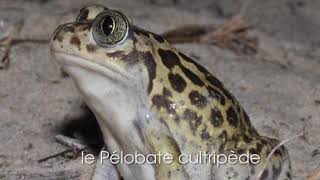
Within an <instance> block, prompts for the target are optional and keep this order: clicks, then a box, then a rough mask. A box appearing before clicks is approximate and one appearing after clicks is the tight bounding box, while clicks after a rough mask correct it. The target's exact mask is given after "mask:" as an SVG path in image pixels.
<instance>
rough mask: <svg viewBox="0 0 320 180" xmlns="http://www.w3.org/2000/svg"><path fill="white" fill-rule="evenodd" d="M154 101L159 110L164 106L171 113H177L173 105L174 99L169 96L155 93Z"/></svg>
mask: <svg viewBox="0 0 320 180" xmlns="http://www.w3.org/2000/svg"><path fill="white" fill-rule="evenodd" d="M152 103H153V104H154V105H155V106H156V107H157V109H158V110H159V109H160V108H161V107H162V108H164V109H166V110H167V112H168V113H169V114H175V113H176V110H175V109H174V108H173V107H174V106H172V105H173V103H172V101H170V100H169V99H167V97H164V96H162V95H155V96H153V98H152Z"/></svg>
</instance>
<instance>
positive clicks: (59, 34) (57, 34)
mask: <svg viewBox="0 0 320 180" xmlns="http://www.w3.org/2000/svg"><path fill="white" fill-rule="evenodd" d="M56 31H57V32H56V33H55V35H54V36H53V40H54V41H55V40H58V41H59V42H62V41H63V38H64V36H63V35H62V33H61V32H60V31H59V30H58V29H57V30H56Z"/></svg>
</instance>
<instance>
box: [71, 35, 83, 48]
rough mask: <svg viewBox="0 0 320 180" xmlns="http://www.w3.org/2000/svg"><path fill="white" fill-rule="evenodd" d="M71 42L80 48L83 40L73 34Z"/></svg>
mask: <svg viewBox="0 0 320 180" xmlns="http://www.w3.org/2000/svg"><path fill="white" fill-rule="evenodd" d="M70 44H72V45H74V46H76V47H77V48H78V49H79V50H80V45H81V41H80V39H79V38H78V36H72V37H71V39H70Z"/></svg>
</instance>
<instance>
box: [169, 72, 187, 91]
mask: <svg viewBox="0 0 320 180" xmlns="http://www.w3.org/2000/svg"><path fill="white" fill-rule="evenodd" d="M168 78H169V82H170V84H171V87H172V88H173V89H174V90H176V91H177V92H179V93H181V92H183V90H184V89H185V88H186V86H187V83H186V81H185V80H184V79H183V78H182V77H181V76H180V75H179V74H173V73H171V72H170V73H169V75H168Z"/></svg>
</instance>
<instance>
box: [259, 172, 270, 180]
mask: <svg viewBox="0 0 320 180" xmlns="http://www.w3.org/2000/svg"><path fill="white" fill-rule="evenodd" d="M268 174H269V171H268V169H266V170H264V171H263V173H262V175H261V180H265V179H268Z"/></svg>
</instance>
